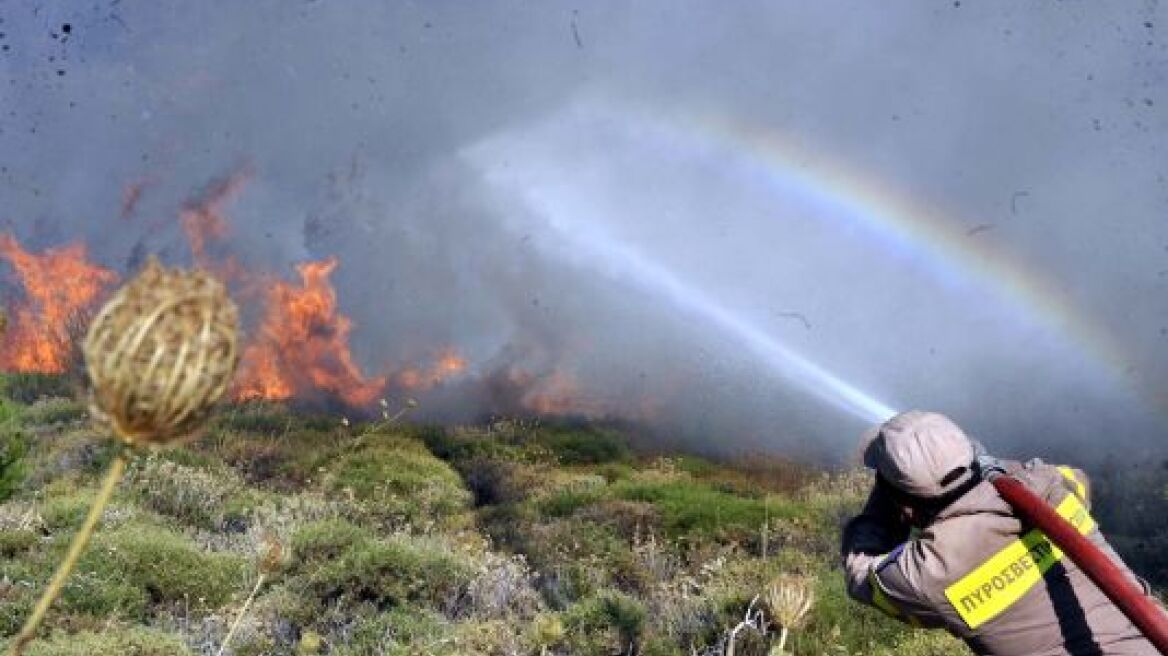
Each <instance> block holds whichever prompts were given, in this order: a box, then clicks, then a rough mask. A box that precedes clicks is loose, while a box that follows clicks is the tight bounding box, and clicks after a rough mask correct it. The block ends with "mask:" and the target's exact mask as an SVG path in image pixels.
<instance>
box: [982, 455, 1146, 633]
mask: <svg viewBox="0 0 1168 656" xmlns="http://www.w3.org/2000/svg"><path fill="white" fill-rule="evenodd" d="M987 460H989V459H987ZM981 470H982V476H983V477H984V478H985V479H986V480H988V481H989V482H990V483H991V484H992V485H993V486H994V488H995V489H996V490H997V491H998V494H1000V495H1002V498H1003V499H1005V500H1006V503H1008V504H1010V506H1011V507H1012V508H1013V509H1014V510H1015V511H1016V512H1017V513H1018V515H1019V516H1020V517H1021V518H1022V519H1023V520H1025V521H1027V522H1029V523H1031V524H1033V525H1034V526H1035V527H1037V528H1038V529H1039V530H1041V531H1042V532H1043V533H1044V534H1046V537H1047V538H1048V539H1050V541H1051V542H1053V543H1054V544H1055V545H1056V546H1057V547H1058V548H1059V549H1062V551H1063V552H1064V553H1065V554H1067V555H1068V556H1070V558H1071V560H1072V561H1074V562H1075V564H1076V565H1078V566H1079V569H1081V570H1082V571H1083V573H1084V574H1086V575H1087V577H1088V578H1090V579H1091V580H1092V581H1094V582H1095V585H1097V586H1099V589H1100V590H1101V591H1102V592H1103V594H1105V595H1107V598H1108V599H1110V600H1111V602H1112V603H1114V604H1115V605H1116V606H1117V607H1118V608H1119V609H1120V610H1121V611H1123V614H1124V615H1126V616H1127V618H1128V619H1129V620H1131V623H1132V624H1134V625H1135V626H1136V628H1138V629H1139V630H1140V632H1142V633H1143V634H1144V637H1146V638H1147V639H1148V641H1149V642H1151V643H1152V644H1153V645H1155V647H1156V649H1158V650H1159V651H1160V653H1161V654H1166V655H1168V614H1166V613H1165V612H1164V610H1163V609H1161V608H1160V607H1159V606H1158V605H1157V604H1156V603H1155V602H1153V601H1152V599H1151V598H1150V597H1148V596H1147V595H1145V594H1144V591H1143V590H1141V589H1140V588H1139V587H1138V586H1137V585H1136V584H1135V582H1134V581H1132V580H1131V578H1130V577H1129V576H1128V575H1127V573H1125V572H1124V571H1123V570H1122V569H1120V568H1119V566H1118V565H1116V563H1115V561H1113V560H1112V559H1111V558H1110V557H1108V555H1107V554H1106V553H1104V552H1103V551H1102V550H1100V549H1099V547H1097V546H1095V544H1093V543H1092V542H1091V541H1090V540H1088V539H1087V538H1086V537H1085V536H1083V535H1082V534H1081V533H1079V531H1078V530H1077V529H1076V528H1075V527H1074V526H1073V525H1071V523H1070V522H1068V521H1067V520H1066V519H1063V518H1062V517H1061V516H1060V515H1059V514H1058V513H1057V512H1055V510H1054V508H1052V507H1051V506H1050V504H1048V503H1047V502H1046V501H1045V500H1043V499H1042V498H1041V497H1039V496H1038V495H1037V494H1035V493H1033V492H1031V491H1030V490H1029V489H1027V488H1026V486H1025V485H1023V484H1022V482H1021V481H1019V480H1018V479H1017V478H1015V477H1013V476H1010V475H1008V474H1007V473H1006V472H1005V470H1004V469H1002V467H1001V466H1000V465H998V464H997V463H996V462H993V461H992V460H991V461H990V462H985V461H983V463H982V467H981Z"/></svg>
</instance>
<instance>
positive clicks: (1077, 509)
mask: <svg viewBox="0 0 1168 656" xmlns="http://www.w3.org/2000/svg"><path fill="white" fill-rule="evenodd" d="M1055 510H1056V511H1057V512H1058V514H1059V515H1061V516H1062V518H1063V519H1065V520H1067V521H1068V522H1070V523H1071V525H1073V526H1074V527H1075V528H1077V529H1078V530H1079V532H1080V533H1082V534H1083V535H1086V534H1087V533H1090V532H1091V530H1092V529H1094V528H1095V520H1094V519H1092V518H1091V515H1090V513H1088V512H1087V508H1086V507H1084V506H1083V502H1082V501H1081V500H1080V499H1079V497H1077V496H1075V495H1074V494H1068V495H1067V496H1066V498H1064V499H1063V500H1062V503H1060V504H1059V505H1058V507H1057V508H1056V509H1055ZM1062 557H1063V552H1062V550H1060V549H1059V548H1058V547H1056V546H1055V545H1054V544H1052V543H1051V542H1050V540H1049V539H1047V537H1046V535H1045V534H1043V532H1042V531H1040V530H1038V529H1033V530H1031V531H1029V532H1027V533H1026V535H1023V536H1022V537H1020V538H1018V539H1017V540H1014V541H1013V542H1011V543H1010V544H1008V545H1006V546H1005V547H1003V548H1002V549H1001V550H1000V551H998V553H996V554H994V555H993V556H991V557H990V558H989V559H988V560H986V561H985V562H984V563H982V564H981V565H978V566H977V568H976V569H974V570H973V571H972V572H970V573H969V574H966V575H965V576H963V577H962V578H961V579H960V580H959V581H957V582H956V583H954V584H952V585H950V586H949V587H948V588H946V589H945V596H946V597H947V598H948V599H949V603H951V604H953V608H954V609H956V610H957V614H958V615H960V616H961V619H963V620H965V623H966V624H968V625H969V628H971V629H976V628H977V627H979V626H981V625H982V624H985V623H986V622H988V621H989V620H991V619H993V618H995V617H997V616H998V615H999V614H1001V613H1002V612H1003V611H1005V610H1006V609H1007V608H1009V607H1010V606H1012V605H1013V604H1014V602H1016V601H1018V600H1019V599H1021V598H1022V595H1024V594H1026V593H1027V592H1029V591H1030V589H1031V588H1033V587H1034V585H1035V584H1037V583H1038V581H1039V580H1040V579H1041V578H1042V575H1043V574H1044V573H1045V572H1046V571H1047V570H1049V569H1050V568H1051V567H1053V566H1054V564H1055V563H1057V562H1058V561H1060V560H1062Z"/></svg>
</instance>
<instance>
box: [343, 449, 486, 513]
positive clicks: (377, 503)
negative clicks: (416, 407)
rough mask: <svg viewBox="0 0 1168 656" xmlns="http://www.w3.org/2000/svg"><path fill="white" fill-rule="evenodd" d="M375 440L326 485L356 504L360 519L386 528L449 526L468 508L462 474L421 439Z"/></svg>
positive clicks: (348, 458) (348, 459)
mask: <svg viewBox="0 0 1168 656" xmlns="http://www.w3.org/2000/svg"><path fill="white" fill-rule="evenodd" d="M369 437H370V438H371V439H372V440H376V442H375V443H372V442H371V444H370V446H368V447H366V448H363V449H361V450H359V451H354V452H352V453H350V454H347V455H345V456H344V457H342V458H340V459H339V460H338V461H337V462H336V463H335V464H333V465H332V466H331V471H330V473H329V475H328V478H327V479H326V485H327V487H328V489H329V490H330V491H331V492H333V493H334V494H336V495H339V496H342V497H344V498H348V499H350V500H351V501H354V502H356V506H355V507H356V509H357V510H356V518H357V519H362V520H365V519H371V520H374V521H378V522H380V523H382V524H384V525H388V526H394V527H396V526H404V525H414V526H422V525H424V524H427V523H436V524H438V525H440V526H441V525H448V524H449V523H450V522H451V520H452V519H453V518H454V517H456V516H457V515H459V514H461V513H464V512H465V511H467V510H468V509H469V508H470V504H471V495H470V492H468V491H467V490H466V489H465V488H464V487H463V485H462V479H461V478H460V477H459V475H458V473H457V472H455V471H454V469H452V468H451V467H450V465H448V464H446V463H445V462H443V461H441V460H439V459H437V458H435V457H434V456H433V455H431V454H430V452H429V451H427V450H426V448H425V447H424V446H423V445H422V444H421V443H419V442H416V441H414V440H408V439H402V438H395V437H389V436H381V435H373V436H369Z"/></svg>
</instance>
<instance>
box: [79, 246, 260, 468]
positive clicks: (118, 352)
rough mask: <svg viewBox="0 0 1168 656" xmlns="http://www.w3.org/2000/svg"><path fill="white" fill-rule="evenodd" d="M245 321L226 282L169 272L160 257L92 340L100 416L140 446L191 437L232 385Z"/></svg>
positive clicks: (108, 311) (104, 312)
mask: <svg viewBox="0 0 1168 656" xmlns="http://www.w3.org/2000/svg"><path fill="white" fill-rule="evenodd" d="M238 324H239V320H238V311H237V310H236V307H235V304H234V303H233V302H232V301H231V299H230V298H229V297H228V295H227V290H226V289H225V288H224V287H223V285H222V284H221V283H220V282H219V281H217V280H215V279H214V278H212V277H210V276H209V275H207V274H206V273H203V272H200V271H194V272H184V271H180V270H167V269H164V268H163V267H162V266H161V265H159V264H158V262H157V260H154V259H153V258H152V259H151V260H150V262H149V263H148V264H147V265H146V267H145V269H143V270H142V272H141V273H140V274H139V275H138V276H137V277H136V278H135V279H134V280H132V281H130V282H129V283H127V284H126V285H125V286H124V287H122V288H121V289H120V290H118V292H117V293H116V294H114V296H113V298H111V299H110V300H109V302H107V303H106V305H105V307H103V308H102V309H101V312H99V313H98V315H97V316H96V317H95V318H94V320H93V322H92V323H91V324H90V326H89V333H88V335H86V337H85V344H84V347H83V349H84V353H85V363H86V365H87V368H88V370H89V379H90V382H91V383H92V385H93V406H94V407H93V410H94V414H95V416H98V417H102V418H105V419H107V420H108V421H109V422H110V423H111V424H112V426H113V429H114V431H115V433H116V434H117V436H118V437H119V438H120V439H121V440H123V441H124V442H126V443H127V444H130V445H133V446H138V445H142V444H151V445H161V444H166V443H169V442H172V441H173V440H175V439H178V438H180V437H183V436H186V435H189V434H190V433H191V432H192V431H193V430H194V429H195V428H196V427H197V426H198V424H199V423H200V422H201V421H202V420H203V419H204V418H205V416H206V415H207V413H208V412H209V411H210V409H211V406H212V405H214V403H215V402H216V401H218V400H219V398H220V397H221V396H222V395H223V393H224V391H226V389H227V386H228V385H229V384H230V382H231V376H232V374H233V373H234V372H235V366H236V364H237V362H238V360H239V356H238V349H237V342H238V332H239V328H238Z"/></svg>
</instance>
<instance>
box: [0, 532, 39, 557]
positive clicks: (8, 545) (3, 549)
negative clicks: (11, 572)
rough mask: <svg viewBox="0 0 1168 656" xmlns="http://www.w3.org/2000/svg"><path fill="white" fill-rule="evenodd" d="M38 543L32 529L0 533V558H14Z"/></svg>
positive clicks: (37, 537) (37, 538)
mask: <svg viewBox="0 0 1168 656" xmlns="http://www.w3.org/2000/svg"><path fill="white" fill-rule="evenodd" d="M39 541H40V537H39V536H38V535H37V534H36V532H35V531H33V530H32V529H9V530H4V531H0V558H15V557H17V556H19V555H21V554H23V553H25V552H26V551H28V550H29V549H31V548H32V547H33V545H35V544H36V543H37V542H39Z"/></svg>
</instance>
